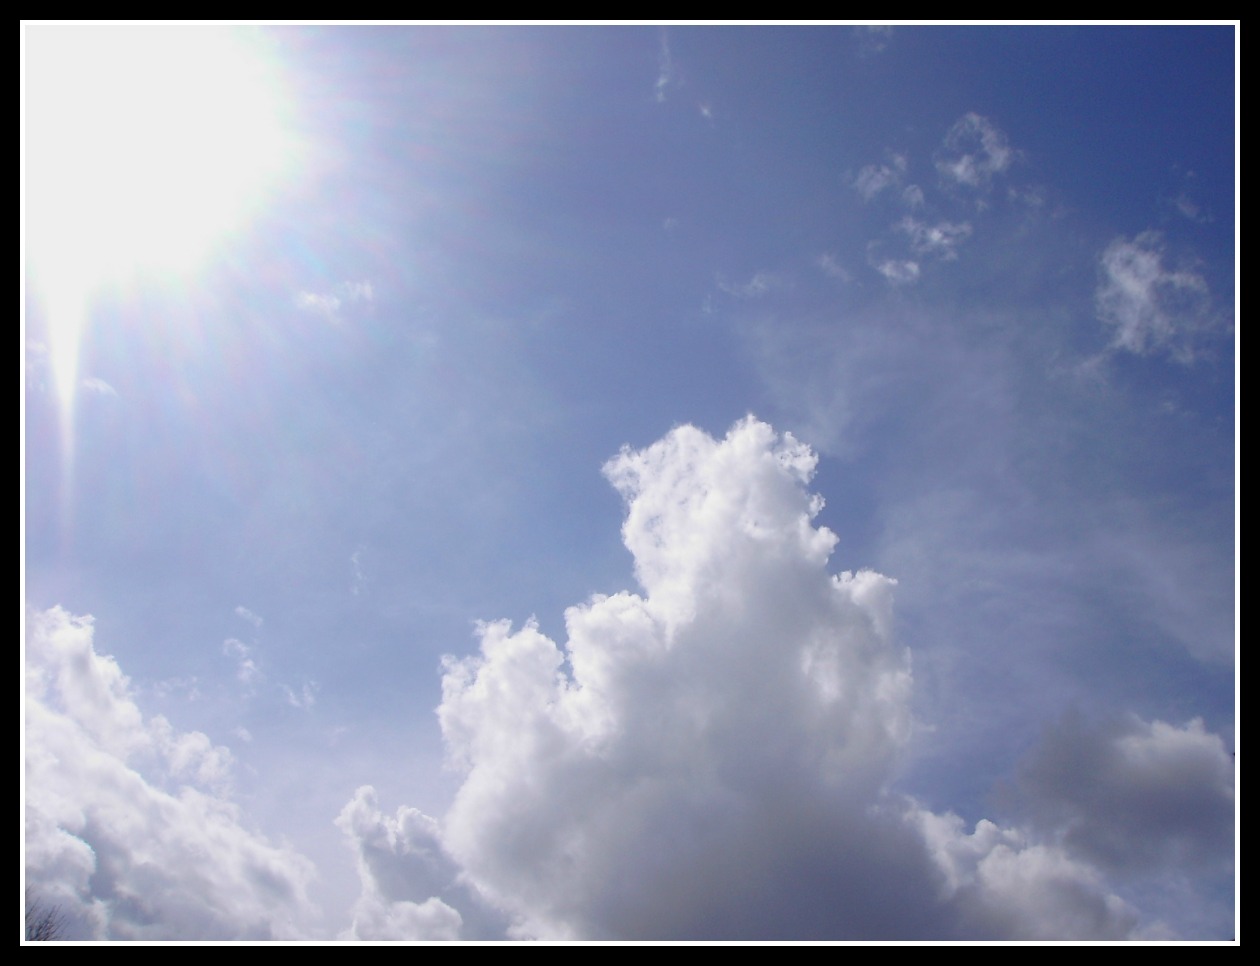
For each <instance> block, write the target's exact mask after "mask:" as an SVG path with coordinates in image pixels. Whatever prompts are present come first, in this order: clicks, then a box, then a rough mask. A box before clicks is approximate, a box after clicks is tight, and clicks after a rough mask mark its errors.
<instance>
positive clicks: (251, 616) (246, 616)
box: [233, 604, 263, 627]
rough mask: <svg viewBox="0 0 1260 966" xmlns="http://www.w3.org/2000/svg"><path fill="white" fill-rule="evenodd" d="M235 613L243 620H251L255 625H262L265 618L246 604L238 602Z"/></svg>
mask: <svg viewBox="0 0 1260 966" xmlns="http://www.w3.org/2000/svg"><path fill="white" fill-rule="evenodd" d="M233 613H235V614H236V616H237V617H239V618H240V619H241V620H243V621H249V622H250V623H251V624H253V625H254V626H255V627H262V623H263V619H262V618H261V617H259V616H258V615H257V614H255V613H254V612H253V611H252V610H250V609H249V608H248V607H245V606H244V605H241V604H238V605H237V607H236V610H235V611H233Z"/></svg>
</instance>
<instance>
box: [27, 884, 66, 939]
mask: <svg viewBox="0 0 1260 966" xmlns="http://www.w3.org/2000/svg"><path fill="white" fill-rule="evenodd" d="M65 929H66V916H65V913H63V912H62V911H61V908H60V907H59V906H50V905H48V904H47V903H46V902H44V901H42V900H41V899H39V898H37V897H34V896H32V895H31V891H30V890H29V889H27V890H26V938H27V940H28V941H29V942H52V941H54V940H57V939H60V938H61V934H62V933H63V932H65Z"/></svg>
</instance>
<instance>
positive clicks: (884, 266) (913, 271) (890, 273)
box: [872, 258, 919, 285]
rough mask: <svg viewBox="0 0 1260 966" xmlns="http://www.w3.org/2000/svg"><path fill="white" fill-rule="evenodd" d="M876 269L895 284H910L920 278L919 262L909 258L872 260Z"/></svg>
mask: <svg viewBox="0 0 1260 966" xmlns="http://www.w3.org/2000/svg"><path fill="white" fill-rule="evenodd" d="M872 267H873V268H874V269H875V271H877V272H879V274H880V275H883V276H884V278H886V279H888V281H889V282H891V283H892V284H893V285H909V284H911V283H913V282H917V281H918V280H919V263H918V262H912V261H909V260H907V259H898V258H885V259H883V260H881V261H878V262H872Z"/></svg>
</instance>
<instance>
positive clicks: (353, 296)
mask: <svg viewBox="0 0 1260 966" xmlns="http://www.w3.org/2000/svg"><path fill="white" fill-rule="evenodd" d="M375 298H376V292H375V290H374V289H373V288H372V283H371V282H367V281H362V282H341V283H339V284H338V285H336V286H334V288H333V291H331V292H299V293H298V294H297V296H296V297H295V299H294V303H295V304H296V305H297V307H298V308H299V309H302V310H303V311H305V312H312V313H314V314H316V315H322V316H324V318H326V319H327V320H328V321H329V322H337V321H340V318H341V310H342V308H343V307H344V306H347V305H355V304H360V303H364V302H371V301H373V300H374V299H375Z"/></svg>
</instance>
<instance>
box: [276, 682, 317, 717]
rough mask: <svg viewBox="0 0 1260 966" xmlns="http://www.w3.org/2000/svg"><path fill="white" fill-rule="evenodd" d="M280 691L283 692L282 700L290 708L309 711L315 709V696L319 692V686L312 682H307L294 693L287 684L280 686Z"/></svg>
mask: <svg viewBox="0 0 1260 966" xmlns="http://www.w3.org/2000/svg"><path fill="white" fill-rule="evenodd" d="M280 690H281V691H283V692H284V699H285V700H286V701H287V702H288V703H289V704H290V705H291V706H292V707H294V708H300V709H301V710H303V711H310V710H311V708H313V707H315V694H316V692H318V691H319V685H318V684H316V683H315V682H314V681H307V682H306V683H305V684H303V685H302V689H301V690H300V691H294V690H293V689H292V688H291V687H289V686H288V685H287V684H282V685H280Z"/></svg>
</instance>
